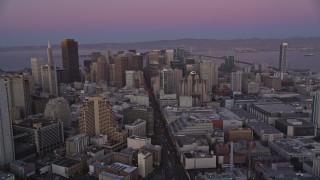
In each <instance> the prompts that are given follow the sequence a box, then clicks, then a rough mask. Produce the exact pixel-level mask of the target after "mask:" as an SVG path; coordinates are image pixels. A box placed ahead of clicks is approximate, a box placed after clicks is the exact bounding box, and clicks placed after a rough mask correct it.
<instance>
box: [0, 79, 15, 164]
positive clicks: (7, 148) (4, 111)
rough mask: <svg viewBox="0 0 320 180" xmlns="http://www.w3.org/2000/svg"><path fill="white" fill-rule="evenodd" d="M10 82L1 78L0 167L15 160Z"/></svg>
mask: <svg viewBox="0 0 320 180" xmlns="http://www.w3.org/2000/svg"><path fill="white" fill-rule="evenodd" d="M9 82H10V80H9V79H8V78H0V97H1V98H0V167H1V166H4V165H6V164H9V163H11V162H12V161H13V160H14V158H15V155H14V141H13V130H12V121H11V114H10V110H11V107H12V103H11V97H12V96H11V89H10V84H9Z"/></svg>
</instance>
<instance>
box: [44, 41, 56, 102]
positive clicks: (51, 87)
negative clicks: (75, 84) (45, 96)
mask: <svg viewBox="0 0 320 180" xmlns="http://www.w3.org/2000/svg"><path fill="white" fill-rule="evenodd" d="M47 54H48V64H47V65H44V66H42V67H41V75H42V90H43V92H45V93H49V94H51V95H54V96H58V84H57V69H56V66H55V65H54V60H53V55H52V48H51V44H50V42H48V48H47Z"/></svg>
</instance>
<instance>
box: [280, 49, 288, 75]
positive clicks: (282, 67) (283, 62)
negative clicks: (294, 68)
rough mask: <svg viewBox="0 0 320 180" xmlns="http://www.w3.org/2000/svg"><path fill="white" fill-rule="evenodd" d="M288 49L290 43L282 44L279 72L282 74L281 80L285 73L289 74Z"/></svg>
mask: <svg viewBox="0 0 320 180" xmlns="http://www.w3.org/2000/svg"><path fill="white" fill-rule="evenodd" d="M287 49H288V43H282V44H281V45H280V58H279V71H280V73H281V79H283V73H285V72H287V70H288V69H287V68H288V64H287V63H288V62H287Z"/></svg>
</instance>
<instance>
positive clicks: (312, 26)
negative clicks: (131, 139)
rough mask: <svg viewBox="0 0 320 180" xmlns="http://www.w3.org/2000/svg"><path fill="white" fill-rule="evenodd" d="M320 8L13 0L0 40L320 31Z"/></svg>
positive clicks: (171, 0) (0, 23)
mask: <svg viewBox="0 0 320 180" xmlns="http://www.w3.org/2000/svg"><path fill="white" fill-rule="evenodd" d="M319 11H320V3H319V1H317V0H52V1H47V0H23V1H21V0H8V1H0V40H3V41H4V42H6V43H11V44H12V43H27V41H29V40H28V39H29V38H30V36H34V39H35V40H37V41H39V42H40V41H42V40H41V39H42V38H44V37H45V36H47V37H51V38H53V39H54V40H53V41H55V40H56V41H59V40H60V39H63V38H65V36H69V35H72V36H73V37H75V38H78V39H81V38H83V40H84V41H90V40H91V39H92V41H95V40H98V37H97V36H98V35H99V36H104V35H105V36H107V37H104V39H103V41H104V42H110V41H112V42H117V39H119V41H126V39H128V41H139V39H141V40H153V39H159V38H167V39H175V37H176V38H181V37H179V36H180V35H181V36H182V35H184V36H190V37H193V38H197V37H199V38H220V39H221V38H228V37H229V36H230V37H231V38H237V37H238V36H239V38H243V37H250V35H252V36H251V37H259V36H262V37H280V36H283V35H288V36H319V35H320V12H319ZM239 31H240V32H239ZM1 34H2V35H1ZM144 34H145V35H146V36H144ZM95 35H96V36H95ZM147 35H148V36H150V38H149V39H148V38H147V39H146V37H147ZM234 36H236V37H234ZM14 37H17V39H13V38H14ZM90 37H92V38H91V39H90ZM133 37H136V38H133ZM152 37H154V38H153V39H152ZM37 38H38V39H37ZM185 38H188V37H185ZM10 40H12V42H10ZM19 40H20V41H19ZM43 41H45V40H43ZM0 45H3V44H1V42H0Z"/></svg>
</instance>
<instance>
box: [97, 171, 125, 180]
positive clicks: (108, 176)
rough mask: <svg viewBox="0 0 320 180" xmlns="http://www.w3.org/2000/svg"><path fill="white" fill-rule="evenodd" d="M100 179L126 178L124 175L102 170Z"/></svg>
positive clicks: (115, 179)
mask: <svg viewBox="0 0 320 180" xmlns="http://www.w3.org/2000/svg"><path fill="white" fill-rule="evenodd" d="M99 180H124V177H123V176H118V175H115V174H111V173H108V172H101V173H100V174H99Z"/></svg>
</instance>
